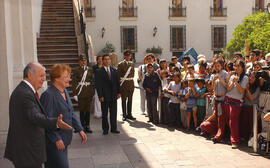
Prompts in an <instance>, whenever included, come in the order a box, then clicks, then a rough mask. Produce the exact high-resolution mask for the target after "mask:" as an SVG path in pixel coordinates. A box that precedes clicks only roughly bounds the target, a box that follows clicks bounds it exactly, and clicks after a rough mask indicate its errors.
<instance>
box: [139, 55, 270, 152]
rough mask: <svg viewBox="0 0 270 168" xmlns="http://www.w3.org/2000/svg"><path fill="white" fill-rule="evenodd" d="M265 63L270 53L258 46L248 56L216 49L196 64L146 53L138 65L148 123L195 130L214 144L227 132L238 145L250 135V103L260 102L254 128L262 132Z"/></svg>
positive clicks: (268, 89)
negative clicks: (228, 54) (210, 57)
mask: <svg viewBox="0 0 270 168" xmlns="http://www.w3.org/2000/svg"><path fill="white" fill-rule="evenodd" d="M158 61H159V62H158ZM167 65H168V67H167ZM269 66H270V53H268V54H266V55H265V56H264V55H263V53H261V52H260V51H259V50H252V51H251V52H250V54H249V55H246V56H243V55H242V54H241V53H240V52H236V53H234V55H233V59H232V60H225V58H224V56H222V55H219V54H215V55H214V56H213V60H212V61H211V62H207V60H206V57H205V56H204V55H199V56H198V60H197V64H195V65H194V64H192V62H191V60H190V57H189V56H183V57H182V59H181V61H179V62H178V58H177V57H172V58H171V62H170V63H167V62H166V60H163V59H161V60H158V59H156V57H155V55H154V54H151V53H150V54H147V55H146V56H145V57H144V60H143V64H142V65H140V66H139V69H138V76H139V79H138V84H139V89H140V95H141V111H142V114H143V115H145V113H144V112H145V102H147V103H146V104H147V114H146V116H147V117H149V122H152V123H153V124H165V125H168V126H169V127H174V128H179V129H185V131H187V132H190V131H191V130H194V132H198V133H200V134H201V135H202V136H207V137H210V138H211V140H212V141H213V143H219V142H223V141H225V140H226V136H230V142H229V143H230V144H231V145H232V148H238V146H239V144H240V142H241V141H244V142H247V141H248V140H249V139H250V138H251V136H252V129H253V105H254V104H255V105H258V112H259V113H258V115H259V117H258V123H259V124H258V130H259V132H261V131H266V123H265V121H264V120H263V117H264V118H265V120H267V118H268V117H269V114H268V112H269V111H270V68H269ZM269 118H270V117H269ZM268 120H269V119H268Z"/></svg>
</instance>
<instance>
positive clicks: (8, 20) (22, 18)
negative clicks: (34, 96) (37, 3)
mask: <svg viewBox="0 0 270 168" xmlns="http://www.w3.org/2000/svg"><path fill="white" fill-rule="evenodd" d="M32 5H33V4H32V1H30V0H1V1H0V37H1V38H0V42H1V43H0V51H1V52H0V79H1V85H0V92H1V98H0V131H6V130H7V128H8V121H9V119H8V102H9V96H10V94H11V93H12V91H13V89H14V88H15V87H16V86H17V85H18V83H19V82H20V81H21V80H22V76H23V68H24V67H25V65H26V64H27V63H29V62H32V61H36V60H37V58H36V34H35V31H36V30H35V28H36V24H35V23H33V15H35V13H33V11H34V10H33V6H32Z"/></svg>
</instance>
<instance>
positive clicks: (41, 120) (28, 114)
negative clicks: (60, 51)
mask: <svg viewBox="0 0 270 168" xmlns="http://www.w3.org/2000/svg"><path fill="white" fill-rule="evenodd" d="M45 77H46V74H45V68H44V67H43V66H42V65H40V64H39V63H29V64H28V65H27V66H26V67H25V68H24V71H23V78H24V79H23V81H22V82H21V83H20V84H19V85H18V86H17V87H16V88H15V89H14V91H13V92H12V94H11V97H10V100H9V120H10V122H9V129H8V136H7V142H6V150H5V155H4V157H5V158H7V159H9V160H10V161H11V162H12V163H13V164H14V165H15V168H41V167H42V164H43V163H44V162H45V160H46V149H45V129H49V130H55V129H56V128H57V127H58V128H61V129H69V130H70V129H72V127H70V126H69V125H67V124H66V123H65V122H63V121H62V117H63V116H62V115H60V116H59V117H58V119H57V118H51V119H50V118H47V116H46V113H45V111H44V109H43V107H42V105H41V104H40V101H39V95H38V92H37V91H38V90H39V89H40V88H41V87H42V84H43V82H44V81H45Z"/></svg>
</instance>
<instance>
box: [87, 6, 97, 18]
mask: <svg viewBox="0 0 270 168" xmlns="http://www.w3.org/2000/svg"><path fill="white" fill-rule="evenodd" d="M85 16H86V17H96V8H95V7H94V8H89V7H88V8H87V7H86V8H85Z"/></svg>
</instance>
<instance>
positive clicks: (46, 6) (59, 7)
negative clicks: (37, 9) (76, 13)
mask: <svg viewBox="0 0 270 168" xmlns="http://www.w3.org/2000/svg"><path fill="white" fill-rule="evenodd" d="M42 8H43V9H57V10H58V9H72V10H73V5H71V4H70V5H63V4H58V5H57V4H49V5H46V4H43V5H42Z"/></svg>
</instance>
